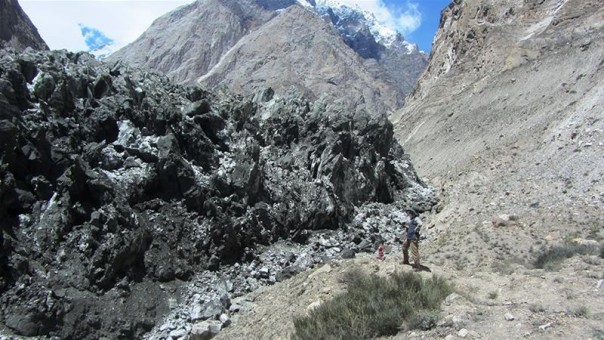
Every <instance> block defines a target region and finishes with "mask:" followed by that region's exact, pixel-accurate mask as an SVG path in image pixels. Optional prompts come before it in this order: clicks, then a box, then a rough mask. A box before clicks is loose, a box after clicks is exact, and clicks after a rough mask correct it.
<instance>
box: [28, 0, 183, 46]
mask: <svg viewBox="0 0 604 340" xmlns="http://www.w3.org/2000/svg"><path fill="white" fill-rule="evenodd" d="M191 2H193V0H147V1H141V0H137V1H132V0H105V1H101V0H92V1H90V0H80V1H74V0H20V1H19V4H20V5H21V7H22V8H23V10H24V11H25V13H26V14H27V15H28V16H29V18H30V19H31V21H32V22H33V23H34V25H36V27H37V28H38V32H39V33H40V35H41V36H42V39H44V41H46V43H47V44H48V46H49V47H50V48H51V49H63V48H64V49H67V50H71V51H87V50H88V47H87V46H86V43H85V41H84V37H82V35H81V33H80V26H79V25H85V26H89V27H94V28H96V29H98V30H99V31H101V32H103V33H104V34H105V35H106V36H107V37H108V38H110V39H112V40H114V41H115V44H116V46H117V47H121V46H124V45H126V44H128V43H130V42H132V41H134V40H135V39H136V38H138V37H139V36H140V35H141V34H142V33H143V32H144V31H145V30H146V29H147V28H148V27H149V26H150V25H151V23H152V22H153V20H155V19H156V18H158V17H159V16H161V15H163V14H165V13H167V12H169V11H171V10H173V9H175V8H177V7H179V6H182V5H185V4H188V3H191Z"/></svg>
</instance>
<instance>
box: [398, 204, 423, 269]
mask: <svg viewBox="0 0 604 340" xmlns="http://www.w3.org/2000/svg"><path fill="white" fill-rule="evenodd" d="M407 215H409V222H405V223H403V227H404V228H405V229H406V231H407V238H406V239H405V242H404V243H403V264H409V248H411V259H412V260H413V270H415V271H418V270H420V268H421V266H420V262H419V231H420V229H421V226H422V221H421V220H420V219H419V217H418V216H417V214H416V213H415V210H408V211H407Z"/></svg>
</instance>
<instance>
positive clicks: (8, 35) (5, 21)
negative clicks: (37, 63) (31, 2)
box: [0, 0, 48, 51]
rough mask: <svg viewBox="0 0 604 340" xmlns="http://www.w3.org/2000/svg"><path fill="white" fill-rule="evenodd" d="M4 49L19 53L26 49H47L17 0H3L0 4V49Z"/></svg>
mask: <svg viewBox="0 0 604 340" xmlns="http://www.w3.org/2000/svg"><path fill="white" fill-rule="evenodd" d="M5 47H12V48H14V49H16V50H19V51H21V50H24V49H25V48H27V47H31V48H33V49H37V50H47V49H48V46H47V45H46V43H45V42H44V40H42V37H40V34H38V29H37V28H36V27H35V26H34V24H32V22H31V20H29V17H27V14H25V12H23V9H21V6H19V2H18V1H17V0H5V1H2V2H1V3H0V48H5Z"/></svg>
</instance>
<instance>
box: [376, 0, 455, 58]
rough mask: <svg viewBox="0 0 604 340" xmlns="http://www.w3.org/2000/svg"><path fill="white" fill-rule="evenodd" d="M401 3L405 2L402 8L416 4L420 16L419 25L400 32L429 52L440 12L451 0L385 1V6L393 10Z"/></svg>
mask: <svg viewBox="0 0 604 340" xmlns="http://www.w3.org/2000/svg"><path fill="white" fill-rule="evenodd" d="M401 3H404V4H405V5H403V8H405V7H407V8H408V7H409V6H410V5H411V6H412V5H416V6H417V8H416V10H417V12H418V13H419V14H420V16H421V20H420V21H421V22H420V25H419V26H418V27H417V28H416V29H415V30H413V31H412V32H407V33H405V32H402V33H403V34H404V35H405V39H406V40H407V41H411V42H413V43H416V44H417V45H418V46H419V49H420V50H422V51H426V52H429V51H430V49H431V46H432V40H433V39H434V34H436V30H437V29H438V24H439V22H440V12H441V11H442V10H443V9H444V8H445V7H447V6H448V5H449V4H450V3H451V0H418V1H411V2H407V1H401V0H386V1H385V4H386V6H387V7H389V8H393V9H392V10H393V11H396V7H397V6H400V5H401Z"/></svg>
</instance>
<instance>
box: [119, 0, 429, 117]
mask: <svg viewBox="0 0 604 340" xmlns="http://www.w3.org/2000/svg"><path fill="white" fill-rule="evenodd" d="M300 3H302V2H300V1H260V0H245V1H231V0H200V1H197V2H195V3H192V4H191V5H188V6H185V7H183V8H181V9H179V10H177V11H175V12H172V13H169V14H166V15H165V16H163V17H162V18H160V19H158V20H157V21H155V22H154V23H153V25H152V26H151V27H150V28H149V30H147V31H146V32H145V33H144V34H143V35H142V36H141V37H140V38H139V39H137V41H135V42H134V43H132V44H131V45H129V46H127V47H125V48H123V49H121V50H119V51H117V52H115V53H114V54H113V55H111V56H110V58H109V60H110V61H118V60H121V61H124V62H127V63H129V64H131V65H134V66H139V67H143V68H146V69H149V70H153V71H158V72H161V73H164V74H166V75H168V77H170V78H171V79H172V80H174V81H175V82H178V83H181V84H189V85H194V84H198V83H200V84H201V85H202V86H206V87H216V86H219V87H226V88H228V89H230V90H233V91H236V92H239V93H247V94H249V93H252V92H253V91H255V89H256V88H257V86H259V85H260V86H271V87H273V88H274V89H275V91H276V92H277V94H284V93H287V91H289V90H290V89H291V87H292V85H293V86H295V87H299V88H300V91H301V93H303V94H304V95H305V96H307V98H311V99H312V98H318V97H320V96H321V95H323V94H325V95H327V96H329V97H330V98H332V99H334V98H336V99H343V102H345V103H349V106H356V105H360V104H359V103H361V104H362V103H363V102H367V105H364V107H365V109H370V110H375V111H380V112H381V111H383V110H394V109H396V108H398V107H400V106H401V105H402V103H403V101H404V98H405V96H406V95H407V94H408V93H409V91H410V90H411V88H412V84H413V83H414V82H415V80H416V79H417V77H418V76H419V73H420V72H421V71H422V70H423V68H424V66H425V64H426V59H425V56H424V54H422V53H420V52H419V51H417V49H414V48H413V46H411V45H409V44H408V43H406V42H405V41H404V40H403V39H402V37H400V35H399V36H398V37H394V38H391V39H390V40H392V41H388V42H385V41H382V40H383V38H380V37H379V36H378V35H377V33H375V32H372V31H371V30H370V24H369V23H368V22H367V20H366V18H365V17H364V16H363V15H361V14H360V13H359V12H355V11H353V10H352V9H349V8H347V10H345V11H344V10H340V11H336V10H334V9H331V8H329V7H325V6H317V5H316V4H314V3H312V2H307V1H303V3H304V6H301V4H300ZM303 8H304V9H303ZM321 18H322V19H321ZM288 20H289V21H292V22H290V23H287V21H288ZM321 20H323V21H324V22H321ZM287 27H289V28H287ZM380 39H382V40H380ZM315 43H317V45H315ZM297 44H301V46H297ZM302 46H304V48H305V49H306V50H305V51H302ZM290 53H291V55H290ZM325 61H327V63H326V65H324V62H325ZM322 72H326V73H327V75H324V74H323V73H322ZM200 80H201V81H200ZM248 81H249V82H248ZM348 89H351V91H350V92H348ZM382 103H383V104H382ZM378 104H379V105H378Z"/></svg>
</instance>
